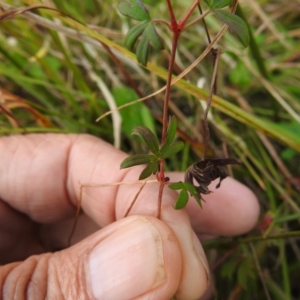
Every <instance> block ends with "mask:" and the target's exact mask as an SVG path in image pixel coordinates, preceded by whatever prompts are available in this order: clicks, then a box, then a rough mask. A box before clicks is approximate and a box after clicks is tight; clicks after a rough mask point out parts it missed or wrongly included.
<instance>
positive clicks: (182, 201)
mask: <svg viewBox="0 0 300 300" xmlns="http://www.w3.org/2000/svg"><path fill="white" fill-rule="evenodd" d="M188 201H189V195H188V193H187V191H186V190H181V191H180V193H179V195H178V198H177V201H176V203H175V205H174V208H175V209H182V208H184V207H185V206H186V205H187V203H188Z"/></svg>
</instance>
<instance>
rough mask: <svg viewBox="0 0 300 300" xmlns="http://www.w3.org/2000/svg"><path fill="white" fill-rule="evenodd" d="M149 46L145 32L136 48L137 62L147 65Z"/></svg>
mask: <svg viewBox="0 0 300 300" xmlns="http://www.w3.org/2000/svg"><path fill="white" fill-rule="evenodd" d="M149 47H150V45H149V41H148V37H147V34H145V33H144V34H143V35H142V38H141V40H140V42H139V43H138V45H137V48H136V58H137V60H138V62H139V63H140V64H142V65H143V66H146V65H147V61H148V54H149Z"/></svg>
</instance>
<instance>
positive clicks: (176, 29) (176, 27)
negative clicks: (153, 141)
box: [157, 0, 199, 219]
mask: <svg viewBox="0 0 300 300" xmlns="http://www.w3.org/2000/svg"><path fill="white" fill-rule="evenodd" d="M166 1H167V6H168V10H169V14H170V21H171V22H170V24H171V30H172V31H173V39H172V50H171V57H170V62H169V67H168V77H167V84H166V91H165V99H164V108H163V121H162V126H163V128H162V135H161V144H163V143H164V142H165V140H166V135H167V128H168V118H169V115H168V108H169V99H170V90H171V82H172V75H173V68H174V62H175V55H176V50H177V43H178V39H179V36H180V33H181V31H182V29H183V27H184V25H185V23H186V21H187V20H188V18H189V17H190V15H191V14H192V12H193V10H194V9H195V7H197V5H198V2H199V0H195V1H194V3H193V5H192V6H191V7H190V9H189V10H188V12H187V13H186V15H185V16H184V18H183V19H182V20H181V21H180V23H177V21H176V18H175V15H174V11H173V8H172V4H171V1H170V0H166ZM164 164H165V161H164V159H163V158H161V159H160V161H159V178H158V180H159V182H160V185H159V192H158V212H157V218H158V219H160V215H161V203H162V194H163V190H164V186H165V174H164Z"/></svg>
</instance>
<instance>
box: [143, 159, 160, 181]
mask: <svg viewBox="0 0 300 300" xmlns="http://www.w3.org/2000/svg"><path fill="white" fill-rule="evenodd" d="M157 170H158V161H152V162H151V163H149V164H148V165H147V167H146V168H145V169H144V170H143V171H142V173H141V174H140V177H139V180H143V179H146V178H148V177H149V176H150V175H151V174H155V173H156V172H157Z"/></svg>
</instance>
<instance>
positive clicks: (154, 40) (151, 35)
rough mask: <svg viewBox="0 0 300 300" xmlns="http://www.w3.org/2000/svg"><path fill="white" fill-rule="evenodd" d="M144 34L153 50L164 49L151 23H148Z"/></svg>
mask: <svg viewBox="0 0 300 300" xmlns="http://www.w3.org/2000/svg"><path fill="white" fill-rule="evenodd" d="M145 34H146V35H147V38H148V41H149V42H151V44H152V46H153V47H154V49H156V50H162V49H163V48H164V46H163V43H162V41H161V39H160V37H159V35H158V33H157V31H156V29H155V27H154V26H153V24H152V23H149V25H148V26H147V28H146V29H145Z"/></svg>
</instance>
